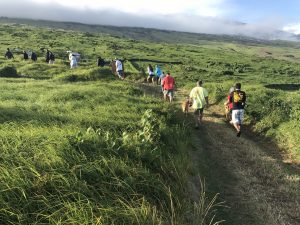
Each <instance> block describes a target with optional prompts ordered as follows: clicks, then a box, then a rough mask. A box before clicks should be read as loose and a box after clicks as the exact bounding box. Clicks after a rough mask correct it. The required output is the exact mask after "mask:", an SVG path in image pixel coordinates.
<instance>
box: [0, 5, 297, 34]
mask: <svg viewBox="0 0 300 225" xmlns="http://www.w3.org/2000/svg"><path fill="white" fill-rule="evenodd" d="M299 10H300V0H148V1H146V0H126V1H125V0H113V1H112V0H105V1H104V0H0V16H8V17H22V18H32V19H47V20H56V21H74V22H81V23H88V24H103V25H117V26H137V27H150V28H159V29H169V30H178V31H189V32H199V33H212V34H243V35H248V36H254V37H259V38H269V39H275V38H283V39H287V38H288V37H289V34H287V33H285V34H284V33H278V31H285V32H288V33H291V34H292V33H293V34H300V13H299Z"/></svg>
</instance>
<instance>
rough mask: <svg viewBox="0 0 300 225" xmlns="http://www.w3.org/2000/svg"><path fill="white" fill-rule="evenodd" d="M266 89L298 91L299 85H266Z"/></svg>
mask: <svg viewBox="0 0 300 225" xmlns="http://www.w3.org/2000/svg"><path fill="white" fill-rule="evenodd" d="M265 87H266V88H270V89H276V90H282V91H298V90H300V84H267V85H265Z"/></svg>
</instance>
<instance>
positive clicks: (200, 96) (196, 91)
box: [190, 87, 208, 109]
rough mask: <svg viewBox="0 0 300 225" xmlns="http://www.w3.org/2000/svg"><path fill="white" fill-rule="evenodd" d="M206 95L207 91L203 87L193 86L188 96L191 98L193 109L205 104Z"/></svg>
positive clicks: (202, 106)
mask: <svg viewBox="0 0 300 225" xmlns="http://www.w3.org/2000/svg"><path fill="white" fill-rule="evenodd" d="M206 97H208V92H207V90H206V89H205V88H203V87H194V88H193V89H192V90H191V93H190V98H192V99H193V105H192V108H193V109H201V108H204V106H205V105H206V101H205V98H206Z"/></svg>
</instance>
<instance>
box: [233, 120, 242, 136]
mask: <svg viewBox="0 0 300 225" xmlns="http://www.w3.org/2000/svg"><path fill="white" fill-rule="evenodd" d="M233 126H234V128H235V129H236V132H237V133H236V136H238V137H239V136H240V135H241V125H240V124H238V123H234V124H233Z"/></svg>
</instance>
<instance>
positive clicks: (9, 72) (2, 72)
mask: <svg viewBox="0 0 300 225" xmlns="http://www.w3.org/2000/svg"><path fill="white" fill-rule="evenodd" d="M0 77H20V76H19V75H18V73H17V69H16V68H15V67H14V66H5V67H3V68H0Z"/></svg>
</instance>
